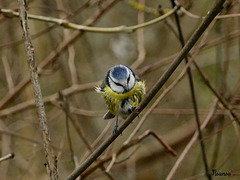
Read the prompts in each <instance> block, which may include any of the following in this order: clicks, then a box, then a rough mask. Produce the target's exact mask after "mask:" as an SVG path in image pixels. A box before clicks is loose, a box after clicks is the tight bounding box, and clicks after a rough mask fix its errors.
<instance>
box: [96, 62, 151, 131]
mask: <svg viewBox="0 0 240 180" xmlns="http://www.w3.org/2000/svg"><path fill="white" fill-rule="evenodd" d="M95 90H96V91H97V92H98V93H100V94H101V95H102V97H103V99H104V101H105V104H106V106H107V109H108V111H107V113H106V114H105V115H104V116H103V119H112V118H114V117H115V116H116V121H115V128H114V130H113V134H116V132H117V128H118V116H120V117H122V118H123V119H126V118H127V117H128V116H129V115H130V114H131V113H132V112H133V111H134V109H135V108H136V107H137V106H138V105H139V103H140V102H141V101H142V99H143V97H144V95H145V93H146V87H145V82H144V81H142V80H141V79H140V78H139V77H137V76H136V75H135V73H134V72H133V70H132V69H131V68H130V67H128V66H126V65H122V64H120V65H116V66H113V67H111V68H110V69H109V70H108V72H107V75H106V76H105V79H104V80H103V82H102V84H101V86H99V87H96V88H95Z"/></svg>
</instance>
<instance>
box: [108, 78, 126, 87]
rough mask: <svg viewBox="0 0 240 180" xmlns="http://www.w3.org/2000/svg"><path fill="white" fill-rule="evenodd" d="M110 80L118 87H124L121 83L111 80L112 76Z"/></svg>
mask: <svg viewBox="0 0 240 180" xmlns="http://www.w3.org/2000/svg"><path fill="white" fill-rule="evenodd" d="M109 78H110V79H111V80H112V82H113V83H114V84H116V85H117V86H121V87H123V85H122V84H119V83H117V82H115V81H114V80H113V79H112V78H111V76H109Z"/></svg>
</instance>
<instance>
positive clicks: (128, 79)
mask: <svg viewBox="0 0 240 180" xmlns="http://www.w3.org/2000/svg"><path fill="white" fill-rule="evenodd" d="M129 81H130V75H129V76H128V78H127V83H129Z"/></svg>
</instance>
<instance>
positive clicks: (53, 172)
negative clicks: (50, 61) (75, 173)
mask: <svg viewBox="0 0 240 180" xmlns="http://www.w3.org/2000/svg"><path fill="white" fill-rule="evenodd" d="M25 3H26V1H24V0H19V1H18V6H19V17H20V22H21V26H22V29H23V37H24V40H25V50H26V54H27V63H28V68H29V72H30V77H31V81H32V85H33V91H34V96H35V103H36V107H37V113H38V119H39V123H40V128H41V130H42V140H43V143H44V151H45V156H46V161H47V168H48V170H49V177H50V179H58V172H57V166H56V159H55V156H54V152H53V149H52V147H51V143H50V142H51V139H50V135H49V131H48V126H47V118H46V113H45V108H44V104H43V99H42V92H41V88H40V84H39V82H38V73H37V66H36V61H35V56H34V48H33V45H32V42H31V38H30V35H29V27H28V17H27V12H26V6H27V5H26V4H25Z"/></svg>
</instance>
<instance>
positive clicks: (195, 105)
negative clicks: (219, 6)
mask: <svg viewBox="0 0 240 180" xmlns="http://www.w3.org/2000/svg"><path fill="white" fill-rule="evenodd" d="M171 3H172V6H173V7H175V6H176V4H175V1H174V0H171ZM174 17H175V20H176V24H177V30H178V35H179V41H180V43H181V45H182V47H184V45H185V42H184V37H183V33H182V28H181V25H180V20H179V17H178V14H177V13H174ZM185 63H186V64H187V63H188V56H185ZM187 74H188V80H189V85H190V92H191V99H192V105H193V109H194V115H195V120H196V124H197V129H198V139H199V140H201V139H202V132H201V128H200V119H199V114H198V106H197V100H196V94H195V88H194V82H193V77H192V71H191V67H190V66H189V67H188V68H187ZM200 143H201V152H202V158H203V163H204V168H205V174H206V177H207V178H208V179H209V180H211V179H212V177H211V175H210V174H209V173H208V162H207V156H206V150H205V145H204V142H203V141H201V142H200Z"/></svg>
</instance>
